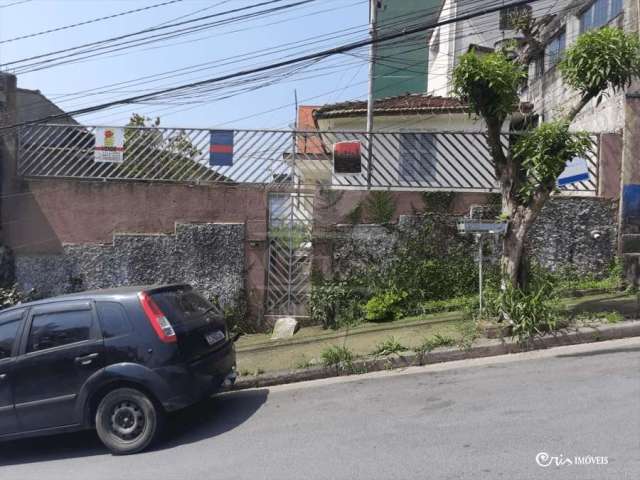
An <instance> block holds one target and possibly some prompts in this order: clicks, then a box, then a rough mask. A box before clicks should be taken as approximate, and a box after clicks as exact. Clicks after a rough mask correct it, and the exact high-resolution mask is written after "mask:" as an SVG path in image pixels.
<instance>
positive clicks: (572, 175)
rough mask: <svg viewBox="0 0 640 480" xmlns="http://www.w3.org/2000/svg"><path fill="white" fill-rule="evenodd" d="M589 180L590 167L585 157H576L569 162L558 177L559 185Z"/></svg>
mask: <svg viewBox="0 0 640 480" xmlns="http://www.w3.org/2000/svg"><path fill="white" fill-rule="evenodd" d="M586 180H589V167H588V166H587V160H586V159H585V158H581V157H576V158H574V159H573V160H570V161H569V162H567V166H566V167H565V168H564V171H563V172H562V173H561V174H560V176H559V177H558V186H560V187H562V186H564V185H570V184H572V183H578V182H584V181H586Z"/></svg>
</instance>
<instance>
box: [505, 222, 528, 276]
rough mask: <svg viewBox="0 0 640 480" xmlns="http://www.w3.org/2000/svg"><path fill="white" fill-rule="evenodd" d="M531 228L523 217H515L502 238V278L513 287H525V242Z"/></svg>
mask: <svg viewBox="0 0 640 480" xmlns="http://www.w3.org/2000/svg"><path fill="white" fill-rule="evenodd" d="M529 227H530V225H528V224H527V222H526V220H525V218H524V217H523V216H522V215H520V214H518V215H515V216H514V217H513V218H512V219H511V221H510V222H509V226H508V227H507V231H506V233H505V234H504V236H503V238H502V259H501V267H502V277H503V279H504V281H508V282H509V283H510V284H511V285H512V286H513V287H523V283H524V271H523V267H522V265H523V253H524V242H525V239H526V235H527V232H528V231H529Z"/></svg>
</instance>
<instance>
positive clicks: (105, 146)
mask: <svg viewBox="0 0 640 480" xmlns="http://www.w3.org/2000/svg"><path fill="white" fill-rule="evenodd" d="M94 160H95V161H96V162H110V163H122V162H123V161H124V128H121V127H113V128H112V127H97V128H96V147H95V156H94Z"/></svg>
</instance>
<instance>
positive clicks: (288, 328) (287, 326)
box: [271, 317, 298, 340]
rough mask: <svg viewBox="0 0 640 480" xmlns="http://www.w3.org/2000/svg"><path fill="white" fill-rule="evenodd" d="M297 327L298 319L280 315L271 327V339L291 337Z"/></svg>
mask: <svg viewBox="0 0 640 480" xmlns="http://www.w3.org/2000/svg"><path fill="white" fill-rule="evenodd" d="M297 328H298V321H297V320H296V319H295V318H292V317H282V318H279V319H278V320H277V321H276V325H275V326H274V327H273V334H272V335H271V340H281V339H283V338H291V337H293V334H294V333H296V329H297Z"/></svg>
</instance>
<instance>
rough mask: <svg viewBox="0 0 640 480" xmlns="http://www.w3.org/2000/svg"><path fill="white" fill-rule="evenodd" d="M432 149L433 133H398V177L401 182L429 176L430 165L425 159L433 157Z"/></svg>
mask: <svg viewBox="0 0 640 480" xmlns="http://www.w3.org/2000/svg"><path fill="white" fill-rule="evenodd" d="M434 151H435V138H434V135H433V134H430V133H418V134H416V133H402V134H400V145H399V148H398V153H399V159H398V160H399V167H400V168H399V174H398V179H399V180H400V181H401V182H420V181H421V180H423V179H424V178H425V177H427V176H430V174H431V173H432V172H431V170H432V167H430V163H429V161H428V160H427V159H428V158H429V157H433V155H434Z"/></svg>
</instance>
